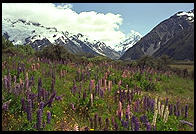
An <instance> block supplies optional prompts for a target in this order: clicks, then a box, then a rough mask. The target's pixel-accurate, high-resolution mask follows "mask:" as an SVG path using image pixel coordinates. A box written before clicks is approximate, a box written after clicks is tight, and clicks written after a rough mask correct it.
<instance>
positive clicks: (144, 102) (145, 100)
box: [143, 96, 147, 110]
mask: <svg viewBox="0 0 196 134" xmlns="http://www.w3.org/2000/svg"><path fill="white" fill-rule="evenodd" d="M143 107H144V110H146V109H147V98H146V96H144V100H143Z"/></svg>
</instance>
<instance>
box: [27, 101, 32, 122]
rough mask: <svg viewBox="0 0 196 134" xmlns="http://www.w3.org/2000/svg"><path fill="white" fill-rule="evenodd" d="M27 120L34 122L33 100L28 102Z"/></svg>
mask: <svg viewBox="0 0 196 134" xmlns="http://www.w3.org/2000/svg"><path fill="white" fill-rule="evenodd" d="M27 119H28V121H32V101H31V99H28V100H27Z"/></svg>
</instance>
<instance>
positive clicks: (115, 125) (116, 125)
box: [114, 123, 118, 131]
mask: <svg viewBox="0 0 196 134" xmlns="http://www.w3.org/2000/svg"><path fill="white" fill-rule="evenodd" d="M114 128H115V131H117V130H118V124H117V123H115V124H114Z"/></svg>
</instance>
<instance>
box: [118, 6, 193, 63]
mask: <svg viewBox="0 0 196 134" xmlns="http://www.w3.org/2000/svg"><path fill="white" fill-rule="evenodd" d="M144 55H149V56H153V57H160V56H162V55H167V56H169V57H170V58H173V59H175V60H185V59H189V60H194V9H193V10H191V11H188V12H184V11H182V12H177V13H176V14H174V15H173V16H171V17H169V18H168V19H166V20H164V21H162V22H161V23H160V24H158V25H157V26H156V27H154V28H153V29H152V30H151V31H150V32H149V33H148V34H147V35H145V36H144V37H142V39H141V40H140V41H138V42H137V43H136V44H135V45H134V46H133V47H131V48H130V49H128V50H127V51H126V52H125V53H124V54H123V55H122V56H121V58H120V59H129V60H130V59H131V60H135V59H139V58H140V57H142V56H144Z"/></svg>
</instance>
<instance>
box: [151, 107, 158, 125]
mask: <svg viewBox="0 0 196 134" xmlns="http://www.w3.org/2000/svg"><path fill="white" fill-rule="evenodd" d="M157 114H158V110H155V112H154V116H153V121H152V125H153V126H155V125H156V120H157Z"/></svg>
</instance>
